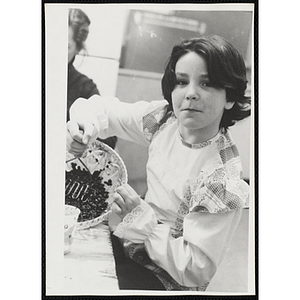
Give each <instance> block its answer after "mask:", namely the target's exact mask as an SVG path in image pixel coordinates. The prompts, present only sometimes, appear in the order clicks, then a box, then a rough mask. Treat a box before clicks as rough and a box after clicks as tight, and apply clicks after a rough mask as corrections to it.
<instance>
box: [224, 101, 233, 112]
mask: <svg viewBox="0 0 300 300" xmlns="http://www.w3.org/2000/svg"><path fill="white" fill-rule="evenodd" d="M233 105H234V102H226V104H225V109H227V110H229V109H232V107H233Z"/></svg>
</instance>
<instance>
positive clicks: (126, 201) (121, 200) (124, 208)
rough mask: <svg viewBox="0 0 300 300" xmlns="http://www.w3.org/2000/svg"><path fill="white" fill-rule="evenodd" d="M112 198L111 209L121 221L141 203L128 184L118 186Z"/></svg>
mask: <svg viewBox="0 0 300 300" xmlns="http://www.w3.org/2000/svg"><path fill="white" fill-rule="evenodd" d="M113 197H114V202H113V203H112V206H111V209H112V211H113V212H114V213H115V214H117V215H118V216H119V217H120V218H121V220H123V218H124V217H125V216H126V215H127V214H128V213H130V212H131V211H132V210H133V209H134V208H135V207H136V206H138V205H139V204H140V202H141V198H140V196H139V195H138V194H137V193H136V191H135V190H134V189H133V188H132V187H131V186H130V185H129V184H123V185H121V186H119V187H118V188H117V189H116V192H115V193H114V195H113Z"/></svg>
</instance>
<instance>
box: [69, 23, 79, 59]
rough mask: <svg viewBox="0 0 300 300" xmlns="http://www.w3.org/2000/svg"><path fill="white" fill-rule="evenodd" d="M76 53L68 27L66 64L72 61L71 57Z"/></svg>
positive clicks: (70, 28) (71, 30)
mask: <svg viewBox="0 0 300 300" xmlns="http://www.w3.org/2000/svg"><path fill="white" fill-rule="evenodd" d="M77 53H78V50H77V48H76V42H75V41H74V39H73V29H72V27H69V41H68V63H69V62H70V61H71V60H72V59H73V57H74V56H75V55H76V54H77Z"/></svg>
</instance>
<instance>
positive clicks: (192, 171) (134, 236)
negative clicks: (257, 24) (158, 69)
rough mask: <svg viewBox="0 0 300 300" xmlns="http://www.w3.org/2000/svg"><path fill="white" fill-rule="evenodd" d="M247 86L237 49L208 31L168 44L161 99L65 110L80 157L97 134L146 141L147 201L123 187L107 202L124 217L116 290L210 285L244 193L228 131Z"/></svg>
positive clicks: (244, 102)
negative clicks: (110, 202) (171, 46)
mask: <svg viewBox="0 0 300 300" xmlns="http://www.w3.org/2000/svg"><path fill="white" fill-rule="evenodd" d="M246 85H247V80H246V69H245V64H244V61H243V58H242V56H241V55H240V54H239V52H238V51H237V50H236V49H235V47H234V46H233V45H231V44H230V43H228V42H227V41H226V40H224V39H223V38H221V37H218V36H209V37H203V38H194V39H189V40H186V41H183V42H181V43H180V44H179V45H177V46H175V47H174V48H173V50H172V53H171V56H170V59H169V61H168V63H167V65H166V68H165V72H164V76H163V79H162V91H163V95H164V98H165V100H161V101H153V102H150V103H148V102H144V101H139V102H136V103H133V104H128V103H122V102H120V101H119V100H118V99H116V98H112V97H110V98H102V97H99V96H93V97H92V98H90V99H89V100H88V101H86V100H85V99H78V100H77V101H76V102H75V104H74V105H73V106H72V107H71V111H70V112H71V121H70V122H69V123H68V126H67V149H68V150H69V151H70V152H71V153H73V154H75V155H80V154H81V153H82V152H83V150H84V149H85V147H86V144H87V143H88V141H89V140H90V139H91V138H93V137H94V136H96V135H97V136H99V137H101V138H105V137H107V136H109V135H112V134H114V135H117V136H119V137H121V138H123V139H127V140H130V141H133V142H136V143H140V144H143V145H146V146H148V147H149V159H148V163H147V185H148V191H147V194H146V196H145V200H142V199H141V198H140V197H139V195H137V193H136V192H135V191H134V190H133V189H132V188H131V187H130V186H129V185H128V184H126V185H123V186H121V187H119V188H118V189H117V191H116V193H115V201H114V203H113V204H112V210H113V211H114V212H115V213H116V214H117V215H119V217H120V218H121V220H122V221H121V222H120V224H118V226H117V227H116V230H115V232H114V235H115V236H117V237H118V238H119V240H118V241H121V244H122V249H123V250H124V253H125V256H126V258H124V257H122V255H119V256H118V258H117V259H116V263H117V275H118V278H119V282H120V288H121V289H122V288H131V289H133V288H140V289H166V290H205V289H206V287H207V286H208V284H209V282H210V280H211V278H212V277H213V276H214V274H215V272H216V270H217V267H218V266H219V264H220V262H221V261H222V258H223V256H224V253H225V250H226V247H227V246H228V244H229V243H230V240H231V239H232V236H233V234H234V232H235V230H236V227H237V225H238V223H239V220H240V217H241V214H242V209H243V206H244V204H245V202H246V200H247V198H248V185H247V184H246V183H245V182H244V181H243V179H242V168H241V161H240V157H239V154H238V150H237V147H236V145H235V144H234V142H233V140H232V138H231V136H230V134H229V132H228V131H227V128H228V127H229V126H232V125H234V123H235V122H236V121H238V120H242V119H244V118H245V117H247V116H249V115H250V109H249V105H250V100H249V99H248V98H247V97H245V95H244V93H245V90H246ZM113 242H114V245H115V242H116V241H113ZM118 251H119V250H117V251H116V253H118ZM120 257H121V258H120ZM120 260H121V261H120ZM153 275H154V276H153ZM151 276H152V277H151ZM148 278H152V279H150V280H148ZM154 278H155V279H154ZM131 279H132V280H131ZM149 282H153V284H150V283H149Z"/></svg>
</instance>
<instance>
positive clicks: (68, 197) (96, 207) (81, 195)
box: [65, 140, 127, 230]
mask: <svg viewBox="0 0 300 300" xmlns="http://www.w3.org/2000/svg"><path fill="white" fill-rule="evenodd" d="M124 183H127V170H126V167H125V164H124V162H123V160H122V159H121V157H120V156H119V155H118V154H117V152H116V151H114V150H113V149H112V148H111V147H109V146H107V145H106V144H104V143H102V142H101V141H99V140H95V141H94V142H92V143H90V144H89V146H88V148H87V149H86V150H85V151H84V153H83V155H82V156H81V157H74V156H73V155H72V154H70V153H68V152H67V153H66V182H65V204H66V205H72V206H75V207H77V208H78V209H79V210H80V212H81V213H80V215H79V217H78V223H77V229H79V230H80V229H86V228H89V227H92V226H95V225H97V224H99V223H101V222H103V221H107V220H108V215H109V213H110V204H111V203H112V201H113V199H112V195H113V193H114V192H115V190H116V188H117V187H118V186H120V185H122V184H124Z"/></svg>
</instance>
